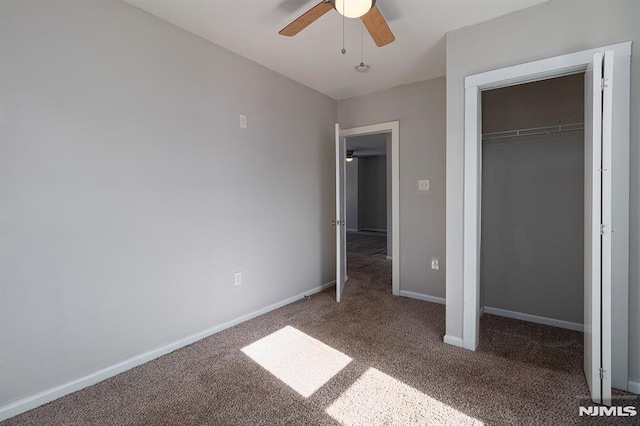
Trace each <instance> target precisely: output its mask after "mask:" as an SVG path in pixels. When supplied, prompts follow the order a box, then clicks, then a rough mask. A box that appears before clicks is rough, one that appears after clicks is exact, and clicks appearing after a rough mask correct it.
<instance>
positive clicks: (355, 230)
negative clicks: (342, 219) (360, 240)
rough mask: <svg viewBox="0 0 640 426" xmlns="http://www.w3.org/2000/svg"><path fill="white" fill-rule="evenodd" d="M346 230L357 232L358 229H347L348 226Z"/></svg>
mask: <svg viewBox="0 0 640 426" xmlns="http://www.w3.org/2000/svg"><path fill="white" fill-rule="evenodd" d="M347 232H358V230H357V229H349V228H347Z"/></svg>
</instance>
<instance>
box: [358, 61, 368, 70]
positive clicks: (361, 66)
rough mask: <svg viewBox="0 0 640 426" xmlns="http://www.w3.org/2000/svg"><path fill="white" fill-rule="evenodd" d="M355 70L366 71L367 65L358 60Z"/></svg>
mask: <svg viewBox="0 0 640 426" xmlns="http://www.w3.org/2000/svg"><path fill="white" fill-rule="evenodd" d="M356 71H358V72H367V71H369V65H367V64H365V63H364V62H360V65H356Z"/></svg>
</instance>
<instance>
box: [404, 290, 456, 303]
mask: <svg viewBox="0 0 640 426" xmlns="http://www.w3.org/2000/svg"><path fill="white" fill-rule="evenodd" d="M400 296H404V297H409V298H411V299H418V300H424V301H425V302H431V303H439V304H441V305H446V299H445V298H443V297H436V296H429V295H428V294H423V293H415V292H413V291H406V290H400Z"/></svg>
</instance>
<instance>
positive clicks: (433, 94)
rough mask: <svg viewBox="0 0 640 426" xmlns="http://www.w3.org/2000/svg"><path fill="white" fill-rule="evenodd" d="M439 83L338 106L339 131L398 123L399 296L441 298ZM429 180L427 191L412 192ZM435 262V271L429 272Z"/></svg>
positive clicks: (442, 152) (442, 185)
mask: <svg viewBox="0 0 640 426" xmlns="http://www.w3.org/2000/svg"><path fill="white" fill-rule="evenodd" d="M445 105H446V102H445V78H444V77H442V78H437V79H433V80H427V81H423V82H418V83H413V84H408V85H404V86H399V87H395V88H393V89H388V90H384V91H381V92H376V93H371V94H368V95H364V96H358V97H355V98H351V99H346V100H342V101H339V102H338V120H339V122H340V125H341V126H342V127H343V128H350V127H357V126H364V125H368V124H375V123H382V122H387V121H393V120H399V121H400V170H399V172H400V194H399V195H400V255H399V256H398V254H397V253H394V254H393V257H394V262H397V261H400V276H401V287H400V290H401V291H412V292H416V293H421V294H425V295H430V296H436V297H444V287H445V284H444V271H445V261H444V260H445V259H444V252H445V232H444V231H445V229H444V228H445V181H444V178H445V162H444V159H445V148H446V144H445ZM421 178H430V179H431V191H430V192H428V193H420V192H418V179H421ZM432 257H438V258H440V270H438V271H433V270H431V269H430V268H429V266H430V259H431V258H432Z"/></svg>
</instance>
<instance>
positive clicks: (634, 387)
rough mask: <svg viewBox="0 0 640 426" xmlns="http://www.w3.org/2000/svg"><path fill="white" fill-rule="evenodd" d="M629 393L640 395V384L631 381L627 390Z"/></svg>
mask: <svg viewBox="0 0 640 426" xmlns="http://www.w3.org/2000/svg"><path fill="white" fill-rule="evenodd" d="M627 390H628V391H629V392H633V393H637V394H640V382H633V381H631V380H629V387H628V388H627Z"/></svg>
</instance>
